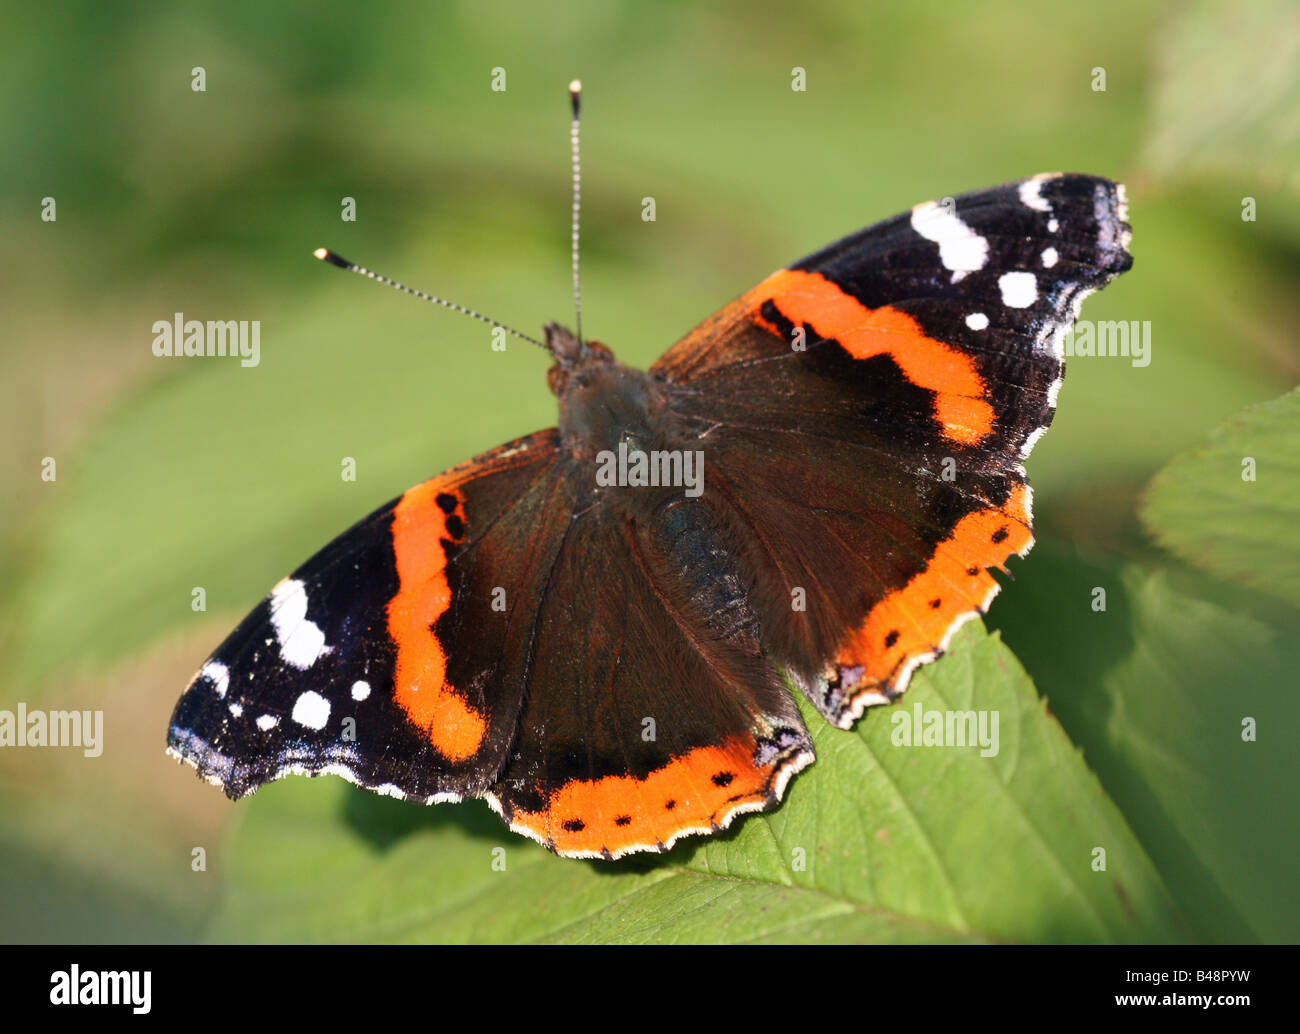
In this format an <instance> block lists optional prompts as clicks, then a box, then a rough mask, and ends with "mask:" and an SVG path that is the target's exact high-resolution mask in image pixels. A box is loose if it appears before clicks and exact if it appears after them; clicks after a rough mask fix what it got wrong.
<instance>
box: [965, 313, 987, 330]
mask: <svg viewBox="0 0 1300 1034" xmlns="http://www.w3.org/2000/svg"><path fill="white" fill-rule="evenodd" d="M988 325H989V318H988V317H987V316H985V315H984V313H982V312H972V313H971V314H970V315H969V316H967V317H966V326H968V327H970V329H971V330H987V329H988Z"/></svg>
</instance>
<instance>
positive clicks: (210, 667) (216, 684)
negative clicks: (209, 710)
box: [199, 661, 230, 697]
mask: <svg viewBox="0 0 1300 1034" xmlns="http://www.w3.org/2000/svg"><path fill="white" fill-rule="evenodd" d="M199 674H200V675H202V676H203V677H204V678H205V679H207V680H208V681H209V682H211V683H212V688H213V689H215V690H216V692H217V696H219V697H224V696H225V695H226V690H227V689H229V688H230V669H229V668H227V667H226V666H225V665H224V664H222V663H221V662H220V661H208V663H207V664H205V665H203V670H202V671H200V672H199Z"/></svg>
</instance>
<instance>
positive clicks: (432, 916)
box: [210, 626, 1180, 943]
mask: <svg viewBox="0 0 1300 1034" xmlns="http://www.w3.org/2000/svg"><path fill="white" fill-rule="evenodd" d="M917 707H921V708H923V709H924V710H927V711H930V710H946V709H960V710H966V709H986V710H988V711H990V712H991V713H995V714H997V716H998V732H999V735H998V752H997V753H996V755H993V756H990V757H987V758H985V757H981V756H980V750H979V748H978V747H977V746H975V747H967V748H957V747H926V746H901V745H895V744H894V743H893V742H892V741H893V731H894V729H895V727H896V726H895V723H896V722H897V721H900V720H901V718H900V717H897V716H903V715H909V716H910V715H912V714H913V713H914V711H915V708H917ZM805 717H806V720H807V722H808V724H809V727H810V729H812V730H813V732H814V736H815V739H816V742H817V752H818V758H819V760H818V762H817V764H815V765H814V766H813V767H812V768H811V769H809V770H808V771H807V772H805V773H804V774H802V775H801V776H799V777H797V778H796V779H795V781H794V783H793V784H792V786H791V790H790V793H789V795H788V798H787V800H786V802H785V804H783V805H782V806H781V807H780V808H779V809H778V810H777V811H776V812H774V813H771V814H769V815H762V816H751V817H749V818H748V819H745V820H743V821H742V822H741V823H740V824H739V828H738V829H736V828H733V829H732V830H729V831H728V832H727V833H726V834H723V835H721V836H717V837H713V838H709V839H707V840H698V839H697V840H693V841H690V842H686V843H683V844H682V845H680V846H679V847H678V848H676V849H674V850H673V851H672V852H671V853H670V854H668V855H666V856H663V857H662V858H650V857H647V856H640V857H637V858H632V859H627V860H624V861H620V862H615V863H602V862H580V861H573V860H567V859H561V858H555V857H553V856H551V855H549V854H547V853H546V852H545V851H543V850H542V849H541V848H540V847H538V846H537V845H535V844H532V843H531V842H529V841H526V840H523V839H521V838H519V837H516V836H514V835H512V834H510V833H508V832H507V831H506V830H505V829H504V828H503V827H502V826H501V825H500V823H499V822H498V820H497V819H496V818H495V816H493V815H491V814H490V813H489V812H488V810H487V809H486V807H484V806H482V805H481V803H479V802H471V803H467V804H463V805H454V806H452V805H449V806H441V807H438V808H435V809H431V810H426V809H421V808H417V807H414V806H412V805H406V804H402V803H400V802H397V801H392V800H388V799H384V798H377V797H373V796H371V795H368V794H366V793H364V792H362V791H359V790H356V789H354V788H351V787H348V786H346V785H344V784H343V783H341V782H340V781H338V780H333V779H331V780H327V781H318V782H309V781H307V780H301V779H295V780H289V781H286V782H284V783H279V784H275V785H273V786H271V787H268V788H266V789H264V790H263V791H261V792H260V793H259V794H258V796H257V798H256V799H255V800H254V801H253V802H251V804H250V805H249V806H248V807H247V814H246V816H245V820H244V822H243V823H242V825H241V827H240V830H239V832H238V835H237V836H236V837H235V838H234V840H233V842H232V843H231V844H230V845H229V848H228V852H227V857H228V860H227V862H226V864H227V865H228V867H229V876H230V883H229V891H228V896H227V898H226V900H225V902H224V905H223V908H222V909H221V910H220V912H219V915H218V918H217V920H216V922H215V924H214V926H213V928H212V929H211V931H210V936H211V938H213V939H215V940H229V941H237V940H245V939H253V940H262V941H385V940H390V939H398V940H411V941H567V942H576V941H624V942H626V941H654V942H669V941H672V942H679V941H680V942H687V941H689V942H705V941H727V942H741V941H774V940H775V941H784V940H799V941H807V940H823V941H854V942H859V941H879V942H890V943H901V942H914V941H925V942H932V941H936V940H959V941H972V940H982V939H994V940H1010V941H1047V940H1055V941H1087V942H1093V941H1121V940H1130V941H1147V942H1149V941H1168V940H1173V939H1177V938H1178V937H1179V936H1180V935H1179V932H1178V921H1177V919H1176V917H1175V914H1174V909H1173V906H1172V905H1171V903H1170V900H1169V897H1168V895H1167V894H1166V892H1165V889H1164V886H1163V884H1162V883H1161V880H1160V877H1159V875H1158V874H1157V873H1156V872H1155V870H1154V869H1153V867H1152V865H1151V863H1150V861H1149V859H1148V858H1147V857H1146V855H1145V854H1144V853H1143V851H1142V848H1141V847H1140V846H1139V845H1138V843H1137V841H1136V840H1135V838H1134V837H1133V835H1132V833H1131V832H1130V831H1129V829H1128V827H1127V826H1126V825H1125V822H1124V820H1123V818H1122V817H1121V815H1120V813H1119V812H1118V810H1117V809H1116V808H1115V807H1114V805H1113V804H1112V803H1111V802H1110V801H1109V800H1108V799H1107V798H1106V796H1105V794H1104V793H1103V792H1102V791H1101V788H1100V786H1099V785H1098V783H1097V780H1096V779H1095V778H1094V776H1093V775H1092V774H1091V773H1090V772H1089V771H1088V769H1087V768H1086V767H1085V765H1084V764H1083V762H1082V760H1081V758H1080V756H1079V753H1078V751H1077V750H1075V749H1074V748H1073V747H1072V746H1071V745H1070V743H1069V742H1068V741H1067V740H1066V738H1065V736H1064V734H1063V733H1062V731H1061V729H1060V727H1059V726H1058V725H1057V724H1056V722H1055V720H1054V719H1053V718H1052V717H1051V716H1050V715H1049V714H1047V712H1046V710H1045V709H1044V707H1043V705H1042V702H1041V701H1040V700H1039V699H1038V697H1037V694H1036V693H1035V692H1034V689H1033V686H1032V684H1031V683H1030V682H1029V679H1028V678H1027V677H1026V675H1025V674H1024V671H1023V669H1021V667H1020V665H1019V664H1018V663H1017V661H1016V660H1015V658H1014V657H1013V656H1012V654H1011V653H1010V651H1009V650H1007V648H1006V647H1005V646H1004V645H1003V644H1002V642H1001V641H1000V640H999V638H998V637H996V636H989V635H987V634H986V633H985V632H983V630H982V629H980V628H979V627H977V626H969V627H967V628H965V629H963V630H962V632H961V633H960V634H959V635H958V636H957V637H956V639H955V640H954V645H953V648H952V650H951V651H950V652H949V653H948V655H947V656H946V657H945V658H944V659H943V660H942V661H940V662H938V663H937V664H935V665H932V666H928V667H926V668H925V669H923V670H922V671H921V672H920V673H919V674H918V675H917V677H916V679H915V680H914V682H913V685H912V688H911V689H909V690H908V692H907V694H906V695H905V696H904V698H903V700H902V702H901V703H899V704H897V705H895V706H893V707H891V708H888V709H884V710H877V711H875V712H873V713H870V714H869V715H868V716H867V718H866V719H865V720H864V721H862V722H860V723H859V725H858V727H857V730H855V731H854V732H844V731H841V730H837V729H832V728H830V727H829V726H827V725H826V724H825V722H823V721H822V720H821V719H820V718H819V717H817V716H816V715H815V714H813V713H812V712H810V711H809V712H808V713H806V716H805ZM1097 848H1104V849H1105V853H1106V869H1105V871H1094V870H1093V859H1094V852H1095V850H1096V849H1097ZM495 849H504V851H503V852H498V854H497V855H496V856H494V850H495ZM494 857H500V858H503V859H504V862H505V870H504V871H497V870H496V869H494V868H493V861H494Z"/></svg>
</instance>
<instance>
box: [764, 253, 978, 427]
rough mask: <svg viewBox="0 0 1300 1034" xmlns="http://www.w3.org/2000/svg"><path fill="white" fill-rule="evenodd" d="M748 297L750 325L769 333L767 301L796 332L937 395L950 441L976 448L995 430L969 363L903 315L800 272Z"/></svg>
mask: <svg viewBox="0 0 1300 1034" xmlns="http://www.w3.org/2000/svg"><path fill="white" fill-rule="evenodd" d="M746 297H748V298H750V299H753V300H756V301H757V305H756V306H755V309H754V313H753V315H754V318H755V319H756V320H758V321H759V322H760V323H763V324H764V325H765V326H768V327H770V328H771V329H772V330H774V331H775V330H776V329H777V328H775V327H772V326H771V324H770V323H768V322H767V320H765V319H764V318H763V316H762V304H763V302H765V301H768V300H771V302H772V303H773V304H774V305H775V306H776V307H777V308H778V309H779V310H780V311H781V313H782V315H784V316H785V318H786V319H788V320H789V321H790V322H791V323H793V324H794V325H795V326H801V325H803V324H805V323H806V324H808V325H809V326H810V327H812V328H813V329H814V330H815V331H816V333H817V336H818V337H821V338H834V339H835V340H836V341H838V342H839V343H840V345H842V346H843V347H844V349H845V351H847V352H848V353H849V354H850V355H852V356H853V357H854V358H855V359H870V358H871V357H872V356H877V355H888V356H889V357H890V358H891V359H893V360H894V362H895V363H896V364H897V365H898V368H899V369H900V370H902V371H903V374H904V375H905V376H906V377H907V379H908V380H909V381H911V382H912V383H913V384H916V385H918V386H920V387H922V388H926V389H928V390H930V391H933V392H934V393H935V401H934V406H935V415H936V416H937V417H938V419H939V423H940V424H942V425H943V430H944V434H945V435H946V436H947V437H948V438H950V439H952V440H953V441H955V442H960V443H961V444H963V445H976V444H978V443H979V442H980V441H981V440H982V439H983V438H984V437H985V436H986V435H988V434H989V433H990V432H991V431H992V430H993V406H992V405H991V404H990V403H988V402H987V401H985V399H984V394H985V386H984V378H983V377H981V376H980V373H979V370H978V369H976V366H975V361H974V359H973V358H972V357H971V356H970V355H969V354H967V353H965V352H963V351H961V350H960V349H957V348H953V347H952V346H951V345H948V344H945V343H944V342H942V341H938V340H936V339H934V338H932V337H928V336H927V335H926V333H925V331H923V330H922V329H921V325H920V324H919V323H917V321H916V319H915V318H914V317H912V316H909V315H908V314H907V313H905V312H903V311H901V310H899V309H895V308H892V307H891V306H888V305H885V306H881V307H880V308H879V309H869V308H867V306H865V305H863V304H862V303H861V302H860V301H858V300H857V299H856V298H854V297H853V295H851V294H849V293H848V292H847V291H844V290H843V289H842V288H840V287H838V286H837V285H835V284H834V283H832V282H831V281H830V280H828V279H826V277H824V276H822V275H821V274H820V273H810V272H807V271H806V270H798V269H783V270H781V271H780V272H777V273H773V274H772V275H771V276H770V277H768V278H767V279H766V280H764V281H763V282H762V283H761V284H759V285H758V287H756V288H754V290H753V291H751V292H749V294H748V295H747V296H746Z"/></svg>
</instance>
